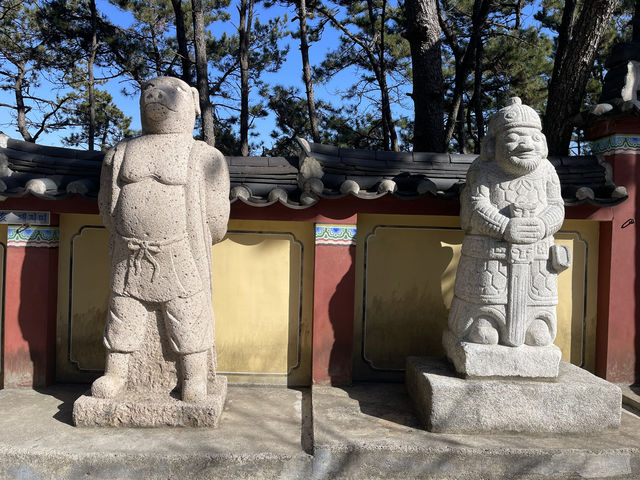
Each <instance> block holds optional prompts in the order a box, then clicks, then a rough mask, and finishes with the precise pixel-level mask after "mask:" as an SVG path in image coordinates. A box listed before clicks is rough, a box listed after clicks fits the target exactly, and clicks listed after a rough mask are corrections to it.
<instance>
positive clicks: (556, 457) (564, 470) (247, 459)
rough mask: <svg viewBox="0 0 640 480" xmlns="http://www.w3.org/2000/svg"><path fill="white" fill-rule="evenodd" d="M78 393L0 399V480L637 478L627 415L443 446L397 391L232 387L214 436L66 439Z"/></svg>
mask: <svg viewBox="0 0 640 480" xmlns="http://www.w3.org/2000/svg"><path fill="white" fill-rule="evenodd" d="M86 388H87V387H86V386H70V385H58V386H55V387H52V388H49V389H45V390H41V391H33V390H2V391H0V479H4V478H7V479H29V480H31V479H80V478H82V479H94V478H95V479H192V478H193V479H200V478H202V479H209V478H234V479H235V478H247V479H248V478H251V479H253V478H282V479H325V478H366V479H369V478H385V479H394V478H402V479H405V478H423V479H438V480H449V479H473V480H484V479H486V480H490V479H529V480H538V479H581V478H589V479H598V478H607V479H640V418H639V417H637V416H635V415H633V414H632V413H629V412H627V411H623V416H622V426H621V428H620V430H618V431H614V432H605V433H602V434H598V435H589V436H579V435H544V436H531V435H528V436H525V435H482V436H480V435H443V434H433V433H429V432H426V431H424V430H422V429H421V428H420V427H419V425H418V422H417V419H416V417H415V416H414V414H413V412H412V409H411V407H410V404H409V400H408V397H407V395H406V393H405V391H404V386H403V385H401V384H359V385H355V386H353V387H349V388H335V387H313V389H308V388H307V389H287V388H284V387H259V386H230V387H229V395H228V399H227V404H226V406H225V411H224V414H223V417H222V421H221V424H220V427H219V428H218V429H190V428H167V429H133V428H131V429H110V428H76V427H73V426H72V425H71V408H72V405H73V401H74V400H75V398H77V397H78V396H79V395H81V394H82V393H84V391H85V390H86Z"/></svg>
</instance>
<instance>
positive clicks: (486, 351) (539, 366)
mask: <svg viewBox="0 0 640 480" xmlns="http://www.w3.org/2000/svg"><path fill="white" fill-rule="evenodd" d="M442 344H443V346H444V350H445V352H446V353H447V357H448V358H449V360H451V362H452V363H453V365H454V367H455V369H456V371H457V372H458V373H460V374H461V375H464V376H466V377H469V378H474V377H525V378H555V377H557V376H558V365H559V364H560V359H561V358H562V352H561V351H560V349H559V348H558V347H556V346H555V345H549V346H546V347H530V346H529V345H521V346H519V347H507V346H504V345H484V344H480V343H470V342H459V341H458V340H457V339H456V338H455V337H454V335H453V334H452V333H451V332H450V331H449V330H445V332H444V334H443V336H442Z"/></svg>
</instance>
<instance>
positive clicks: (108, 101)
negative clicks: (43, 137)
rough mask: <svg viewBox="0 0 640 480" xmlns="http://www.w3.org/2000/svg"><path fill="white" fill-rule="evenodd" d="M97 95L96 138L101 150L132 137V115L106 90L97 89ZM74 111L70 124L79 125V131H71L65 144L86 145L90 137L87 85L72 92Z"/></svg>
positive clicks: (69, 118) (65, 139)
mask: <svg viewBox="0 0 640 480" xmlns="http://www.w3.org/2000/svg"><path fill="white" fill-rule="evenodd" d="M95 97H96V135H95V136H96V140H97V142H96V143H97V146H98V147H99V148H100V150H107V149H108V148H109V147H111V146H113V145H115V144H116V142H119V141H120V140H122V139H123V138H125V137H132V136H134V134H135V133H136V132H133V131H132V130H131V129H130V128H129V127H130V126H131V117H127V116H126V115H125V114H124V113H122V111H121V110H120V109H119V108H118V107H116V106H115V105H114V103H113V98H112V97H111V95H110V94H109V93H108V92H106V91H104V90H99V89H96V90H95ZM71 103H72V105H73V113H72V114H71V115H69V117H68V121H69V125H70V126H72V127H78V128H79V129H80V131H79V132H74V133H71V134H70V135H68V136H66V137H65V138H64V139H63V142H64V144H65V145H70V146H74V147H79V146H86V145H87V143H88V138H89V127H88V125H89V100H88V99H87V96H86V87H83V88H82V89H80V90H79V92H78V93H73V94H71Z"/></svg>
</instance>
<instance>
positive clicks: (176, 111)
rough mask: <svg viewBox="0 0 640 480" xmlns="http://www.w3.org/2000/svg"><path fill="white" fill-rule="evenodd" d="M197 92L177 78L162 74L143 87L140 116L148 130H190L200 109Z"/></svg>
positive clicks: (145, 129)
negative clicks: (162, 75)
mask: <svg viewBox="0 0 640 480" xmlns="http://www.w3.org/2000/svg"><path fill="white" fill-rule="evenodd" d="M198 107H199V106H198V97H197V91H196V90H195V89H194V88H191V87H189V85H187V84H186V83H185V82H183V81H182V80H180V79H178V78H173V77H158V78H154V79H152V80H149V81H148V82H147V83H145V84H144V85H143V86H142V92H141V93H140V117H141V120H142V129H143V130H144V132H145V133H190V132H192V131H193V127H194V124H195V119H196V113H198V112H199V108H198Z"/></svg>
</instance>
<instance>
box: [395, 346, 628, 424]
mask: <svg viewBox="0 0 640 480" xmlns="http://www.w3.org/2000/svg"><path fill="white" fill-rule="evenodd" d="M406 375H407V376H406V385H407V389H408V391H409V395H410V397H411V399H412V401H413V403H414V405H415V407H416V412H417V414H418V416H419V417H420V419H421V422H422V423H423V425H424V426H425V427H426V428H427V429H428V430H429V431H432V432H440V433H489V432H522V433H542V432H545V433H589V432H598V431H602V430H607V429H615V428H618V427H619V425H620V415H621V401H622V392H621V390H620V388H619V387H617V386H616V385H613V384H611V383H609V382H607V381H605V380H602V379H600V378H598V377H596V376H594V375H592V374H591V373H589V372H587V371H585V370H583V369H581V368H579V367H576V366H574V365H571V364H569V363H567V362H560V368H559V374H558V377H557V379H556V380H555V381H549V380H547V381H536V380H528V379H482V380H476V379H461V378H459V377H457V376H456V375H455V373H454V370H453V368H452V367H451V366H450V365H449V364H448V363H447V362H446V361H445V360H441V359H434V358H424V357H409V358H408V359H407V374H406Z"/></svg>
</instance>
